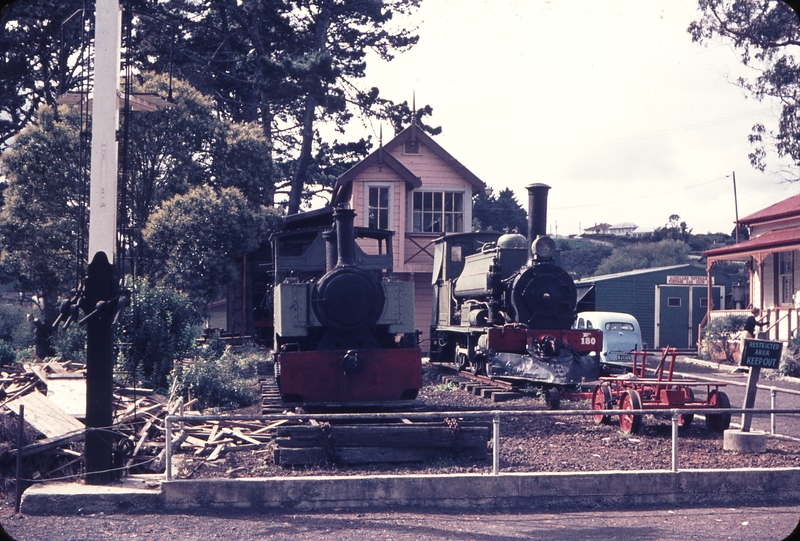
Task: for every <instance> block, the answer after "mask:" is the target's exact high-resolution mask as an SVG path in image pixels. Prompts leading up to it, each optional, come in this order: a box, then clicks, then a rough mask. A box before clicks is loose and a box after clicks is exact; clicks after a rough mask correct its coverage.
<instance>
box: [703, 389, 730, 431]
mask: <svg viewBox="0 0 800 541" xmlns="http://www.w3.org/2000/svg"><path fill="white" fill-rule="evenodd" d="M708 407H710V408H722V409H728V408H730V407H731V401H730V400H728V395H726V394H725V393H723V392H722V391H718V390H716V389H715V390H713V391H711V392H710V393H708ZM729 426H731V414H730V413H707V414H706V428H707V429H708V430H709V431H710V432H725V431H726V430H727V429H728V427H729Z"/></svg>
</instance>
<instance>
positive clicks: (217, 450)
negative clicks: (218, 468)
mask: <svg viewBox="0 0 800 541" xmlns="http://www.w3.org/2000/svg"><path fill="white" fill-rule="evenodd" d="M225 447H227V444H226V443H221V444H219V445H217V446H216V447H215V448H214V450H213V451H212V452H211V454H210V455H208V457H207V458H206V460H208V461H212V460H216V459H218V458H219V455H220V454H222V451H224V450H225Z"/></svg>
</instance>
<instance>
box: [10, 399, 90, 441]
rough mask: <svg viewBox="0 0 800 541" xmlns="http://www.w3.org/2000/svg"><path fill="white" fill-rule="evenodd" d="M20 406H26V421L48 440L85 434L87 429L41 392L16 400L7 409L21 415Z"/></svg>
mask: <svg viewBox="0 0 800 541" xmlns="http://www.w3.org/2000/svg"><path fill="white" fill-rule="evenodd" d="M20 405H24V406H25V421H26V422H28V423H29V424H30V425H31V426H33V427H34V428H36V430H38V431H39V432H41V433H42V434H44V435H45V436H47V437H48V438H55V437H58V436H64V435H66V434H69V433H72V432H83V431H84V430H85V429H86V426H85V425H84V424H83V423H81V422H80V421H78V420H77V419H76V418H75V417H72V416H71V415H68V414H66V413H65V412H64V411H63V410H62V409H61V408H59V407H58V406H56V405H55V404H54V403H53V402H52V401H51V400H49V399H48V398H47V397H46V396H45V395H43V394H42V393H40V392H39V391H34V392H31V393H28V394H26V395H24V396H20V397H18V398H15V399H14V400H11V401H10V402H8V403H7V404H6V407H7V408H9V409H10V410H11V411H13V412H14V413H16V414H17V415H19V407H20Z"/></svg>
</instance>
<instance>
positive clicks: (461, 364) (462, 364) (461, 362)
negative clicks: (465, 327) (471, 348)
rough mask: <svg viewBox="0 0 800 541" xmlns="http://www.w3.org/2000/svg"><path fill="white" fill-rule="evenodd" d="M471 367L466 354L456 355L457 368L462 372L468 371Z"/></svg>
mask: <svg viewBox="0 0 800 541" xmlns="http://www.w3.org/2000/svg"><path fill="white" fill-rule="evenodd" d="M468 366H469V358H468V357H467V354H466V353H457V354H456V368H458V369H459V371H460V370H466V369H467V367H468Z"/></svg>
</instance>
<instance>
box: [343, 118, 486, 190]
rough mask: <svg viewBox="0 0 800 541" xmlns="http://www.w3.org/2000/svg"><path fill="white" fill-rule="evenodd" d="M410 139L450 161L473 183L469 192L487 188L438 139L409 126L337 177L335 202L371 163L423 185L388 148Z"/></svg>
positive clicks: (451, 164)
mask: <svg viewBox="0 0 800 541" xmlns="http://www.w3.org/2000/svg"><path fill="white" fill-rule="evenodd" d="M409 139H416V140H418V141H419V142H420V143H421V144H423V145H425V147H426V148H428V149H429V150H430V151H431V152H433V153H434V154H435V155H436V156H438V157H439V158H440V159H441V160H442V161H443V162H445V163H446V164H447V165H449V166H450V167H451V168H452V169H453V170H454V171H456V172H457V173H458V174H459V175H460V176H461V177H463V178H464V180H466V181H467V182H469V183H470V184H471V185H472V193H473V194H476V193H478V192H480V191H482V190H484V189H485V188H486V184H485V183H484V182H483V181H482V180H481V179H479V178H478V177H477V176H475V174H474V173H472V171H470V170H469V169H467V168H466V167H464V165H462V164H461V162H459V161H458V160H456V159H455V158H454V157H453V156H452V155H450V153H449V152H447V151H446V150H445V149H443V148H442V147H441V146H440V145H439V143H437V142H436V141H434V140H433V138H431V136H429V135H428V134H426V133H425V132H424V131H423V130H422V129H421V128H420V127H419V126H410V127H408V128H406V129H404V130H403V131H401V132H400V133H399V134H397V135H396V136H395V137H394V139H392V140H391V141H389V142H388V143H387V144H386V145H384V146H382V147H380V148H378V149H377V150H375V151H373V152H372V153H371V154H370V155H369V156H367V157H366V158H364V159H363V160H361V161H360V162H358V163H357V164H356V165H354V166H353V167H351V168H350V169H348V170H347V171H345V172H344V173H343V174H342V175H341V176H340V177H339V178H338V179H336V184H335V185H334V187H333V197H332V203H331V204H333V205H336V204H337V203H339V202H343V201H344V200H346V199H348V198H349V197H350V189H351V186H352V182H353V180H355V178H356V177H358V176H359V175H360V174H361V173H363V172H364V171H365V170H366V169H367V168H369V167H371V166H373V165H381V166H387V167H389V168H391V169H392V170H393V171H394V172H396V173H397V174H398V175H399V176H400V177H401V178H402V179H403V180H405V181H406V184H407V185H408V186H409V187H410V188H419V187H421V186H422V179H421V178H420V177H418V176H416V175H415V174H414V173H413V172H412V171H411V170H409V169H408V168H407V167H406V166H405V165H403V164H402V163H401V162H400V161H399V160H398V159H397V158H395V157H394V156H392V154H391V152H392V151H393V150H394V149H395V148H397V147H398V146H399V145H401V144H405V142H406V141H408V140H409Z"/></svg>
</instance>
